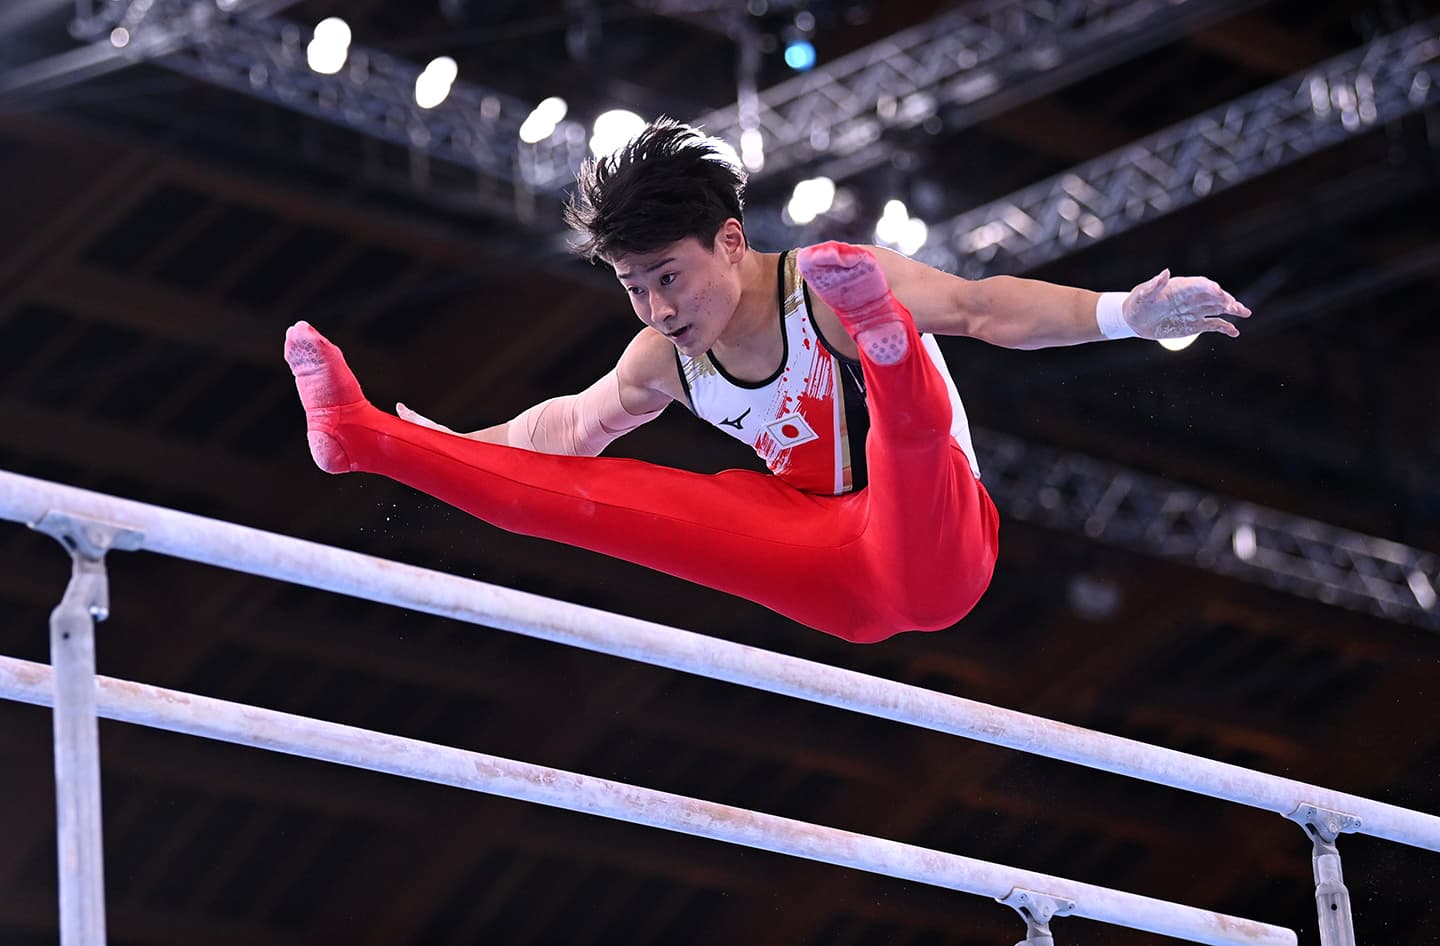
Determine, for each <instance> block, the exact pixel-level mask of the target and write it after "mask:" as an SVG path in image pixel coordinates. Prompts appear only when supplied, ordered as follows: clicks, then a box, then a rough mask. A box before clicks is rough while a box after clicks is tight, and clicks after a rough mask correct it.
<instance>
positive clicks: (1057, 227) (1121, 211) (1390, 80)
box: [918, 18, 1440, 277]
mask: <svg viewBox="0 0 1440 946" xmlns="http://www.w3.org/2000/svg"><path fill="white" fill-rule="evenodd" d="M1437 102H1440V18H1437V19H1432V20H1429V21H1427V22H1425V23H1420V24H1416V25H1415V26H1412V27H1408V28H1406V29H1403V30H1400V31H1398V32H1395V33H1392V34H1389V35H1387V36H1383V37H1381V38H1379V39H1376V40H1374V41H1372V42H1371V43H1369V44H1367V45H1365V46H1363V47H1360V48H1358V49H1356V50H1353V51H1351V52H1349V53H1346V54H1344V55H1342V56H1337V57H1336V58H1334V59H1331V60H1329V61H1328V62H1325V63H1323V64H1321V65H1319V66H1316V67H1315V68H1314V69H1311V70H1307V71H1306V72H1303V73H1300V74H1299V75H1295V76H1291V77H1289V78H1287V79H1284V80H1281V81H1280V82H1276V83H1274V84H1272V85H1269V86H1266V87H1265V88H1263V89H1260V90H1259V91H1257V92H1253V93H1251V94H1249V95H1246V96H1243V97H1241V98H1239V99H1235V100H1234V101H1232V102H1228V103H1226V104H1224V105H1221V106H1219V107H1217V108H1213V109H1211V110H1209V111H1207V112H1204V113H1202V114H1200V115H1197V116H1195V117H1194V118H1191V119H1188V120H1187V121H1184V122H1181V123H1179V124H1177V125H1172V126H1171V127H1169V128H1166V129H1165V130H1164V131H1161V132H1158V133H1156V134H1154V135H1151V136H1149V137H1147V138H1143V139H1141V140H1139V141H1137V142H1135V143H1134V144H1131V145H1128V146H1126V147H1124V148H1121V149H1120V150H1118V151H1113V152H1111V153H1110V154H1107V155H1105V156H1103V157H1100V158H1097V159H1095V160H1094V161H1090V162H1087V163H1085V164H1081V165H1079V166H1077V167H1074V168H1072V169H1070V170H1069V171H1066V172H1065V173H1063V174H1059V175H1056V176H1055V177H1052V178H1050V179H1048V180H1045V181H1041V182H1039V183H1037V184H1033V185H1031V186H1029V187H1027V188H1025V189H1023V190H1020V191H1017V192H1015V193H1013V194H1010V195H1009V196H1007V197H1002V198H1001V199H999V200H996V201H992V202H991V203H989V204H985V205H984V206H981V207H977V208H975V209H974V210H971V211H967V212H966V213H964V214H961V215H960V216H958V217H956V218H954V219H952V220H950V221H948V222H946V223H942V224H939V225H936V226H934V227H932V228H931V231H930V243H929V245H927V247H926V248H925V249H924V250H922V251H921V252H920V253H919V254H918V256H919V257H920V258H921V259H923V260H925V261H926V262H928V263H931V264H932V265H935V266H939V267H940V268H942V269H948V270H950V271H952V272H956V273H959V274H961V275H964V276H970V277H980V276H985V275H989V274H992V273H1002V272H1003V273H1014V272H1023V271H1025V270H1030V269H1033V268H1035V267H1036V266H1040V265H1041V264H1044V263H1047V262H1050V261H1051V260H1055V259H1058V258H1060V257H1062V256H1065V255H1068V254H1070V253H1073V252H1076V251H1078V250H1081V249H1084V248H1085V247H1088V246H1091V245H1093V244H1095V243H1098V242H1099V241H1101V240H1103V239H1106V238H1107V237H1111V236H1115V235H1116V234H1118V233H1123V232H1124V231H1126V230H1129V229H1131V228H1132V227H1135V226H1138V225H1140V224H1142V223H1144V222H1146V221H1148V220H1153V219H1155V218H1157V217H1160V216H1163V215H1165V214H1168V213H1172V212H1174V211H1176V210H1179V209H1180V208H1182V207H1186V206H1189V205H1190V204H1194V203H1196V202H1198V201H1201V200H1203V199H1205V198H1206V197H1209V196H1211V195H1213V194H1215V193H1218V192H1220V191H1222V190H1225V189H1227V188H1230V187H1234V186H1236V185H1237V184H1241V183H1243V182H1245V181H1248V180H1251V179H1253V178H1256V177H1259V176H1260V175H1261V174H1264V173H1266V172H1267V171H1271V170H1273V169H1275V168H1277V167H1281V166H1283V165H1286V164H1289V163H1292V162H1294V161H1296V160H1299V159H1300V158H1303V157H1305V156H1307V155H1310V154H1314V153H1315V152H1317V151H1320V150H1322V149H1324V148H1327V147H1330V146H1331V145H1334V144H1337V143H1339V142H1341V141H1343V140H1345V139H1346V138H1349V137H1351V136H1353V135H1356V134H1360V133H1363V132H1366V131H1369V130H1371V129H1374V128H1375V127H1377V126H1379V125H1381V124H1384V123H1386V122H1391V121H1395V120H1396V119H1398V118H1401V117H1403V116H1405V115H1408V114H1411V113H1412V112H1416V111H1419V110H1421V109H1424V108H1426V107H1430V106H1433V105H1435V104H1436V103H1437Z"/></svg>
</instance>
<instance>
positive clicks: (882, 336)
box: [799, 242, 910, 365]
mask: <svg viewBox="0 0 1440 946" xmlns="http://www.w3.org/2000/svg"><path fill="white" fill-rule="evenodd" d="M799 264H800V274H801V275H802V276H804V277H805V281H806V282H807V283H809V284H810V286H811V288H813V289H814V290H815V292H816V293H817V294H819V296H820V298H821V299H824V300H825V304H826V305H828V306H829V307H830V308H832V309H834V310H835V314H836V315H837V316H839V318H840V323H841V324H842V325H844V326H845V331H847V332H849V333H850V337H851V338H853V339H855V344H857V345H859V346H860V349H861V350H862V351H863V352H864V353H865V354H866V356H867V357H869V359H870V360H871V361H873V362H875V363H876V364H880V365H893V364H895V363H896V362H897V361H899V360H900V359H902V358H904V357H905V353H906V352H907V351H908V350H909V348H910V338H909V333H908V332H907V331H906V321H907V320H908V319H909V314H908V313H906V311H905V310H904V309H903V308H901V307H900V305H899V303H897V302H896V301H895V298H894V297H893V296H892V295H890V286H889V284H888V283H886V282H885V274H884V273H883V272H881V271H880V264H879V263H877V262H875V255H874V254H873V253H871V252H870V251H869V250H867V249H865V248H864V247H859V246H850V245H849V244H846V243H835V242H830V243H821V244H819V245H817V246H808V247H806V248H805V249H803V250H801V251H800V254H799Z"/></svg>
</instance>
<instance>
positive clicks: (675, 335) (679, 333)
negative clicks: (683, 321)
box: [665, 325, 692, 342]
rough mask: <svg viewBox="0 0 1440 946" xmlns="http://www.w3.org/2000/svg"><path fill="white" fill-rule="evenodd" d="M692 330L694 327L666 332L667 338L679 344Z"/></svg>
mask: <svg viewBox="0 0 1440 946" xmlns="http://www.w3.org/2000/svg"><path fill="white" fill-rule="evenodd" d="M691 328H692V326H689V325H687V326H685V327H684V328H678V329H676V330H675V331H673V332H666V333H665V337H666V338H669V339H673V340H674V341H677V342H678V341H680V339H682V338H684V337H685V335H686V333H687V332H689V331H690V329H691Z"/></svg>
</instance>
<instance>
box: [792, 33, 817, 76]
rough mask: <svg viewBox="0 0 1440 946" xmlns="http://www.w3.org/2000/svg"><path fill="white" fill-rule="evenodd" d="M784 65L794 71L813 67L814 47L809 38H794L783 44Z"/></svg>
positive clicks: (803, 70)
mask: <svg viewBox="0 0 1440 946" xmlns="http://www.w3.org/2000/svg"><path fill="white" fill-rule="evenodd" d="M785 65H787V66H789V67H790V68H791V69H794V70H795V71H796V72H805V71H807V70H810V69H813V68H815V47H814V45H812V44H811V42H810V41H809V40H805V39H795V40H791V41H790V42H788V43H786V44H785Z"/></svg>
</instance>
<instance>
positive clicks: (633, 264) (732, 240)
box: [614, 221, 745, 358]
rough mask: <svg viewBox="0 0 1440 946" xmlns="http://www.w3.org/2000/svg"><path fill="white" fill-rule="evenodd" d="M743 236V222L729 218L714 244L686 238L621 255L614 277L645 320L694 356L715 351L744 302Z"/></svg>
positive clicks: (683, 350)
mask: <svg viewBox="0 0 1440 946" xmlns="http://www.w3.org/2000/svg"><path fill="white" fill-rule="evenodd" d="M732 224H733V226H732ZM744 239H745V238H744V235H743V233H742V232H741V231H740V226H739V224H738V223H736V222H734V221H727V222H726V224H725V225H724V226H722V227H721V228H720V232H719V233H717V234H716V236H715V245H714V247H712V248H709V249H707V248H706V247H705V244H704V243H703V242H701V241H700V240H698V239H696V238H695V237H686V238H685V239H683V240H680V241H679V242H677V243H671V244H670V245H669V246H665V247H662V248H660V249H658V250H655V251H654V252H651V253H636V254H633V255H624V256H619V257H617V258H616V259H615V261H614V266H615V276H616V278H617V279H619V280H620V284H621V285H622V286H624V287H625V291H626V292H627V293H629V295H630V305H631V307H632V308H633V309H634V310H635V314H636V315H637V316H639V317H640V321H642V322H644V323H645V324H646V325H648V326H650V327H651V328H653V329H655V331H657V332H659V333H660V334H662V335H664V336H665V337H666V338H668V339H669V340H670V343H671V344H672V345H674V346H675V347H676V348H677V349H679V351H680V353H681V354H682V355H686V356H688V357H691V358H693V357H695V356H697V355H701V354H703V353H705V352H706V351H709V350H710V347H711V346H712V345H714V344H715V340H716V339H718V338H719V337H720V335H721V333H723V332H724V331H725V328H726V327H727V326H728V325H729V324H730V320H731V318H732V317H733V316H734V314H735V309H736V307H737V306H738V305H739V304H740V266H739V261H740V257H741V256H743V255H744V245H745V243H744Z"/></svg>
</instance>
